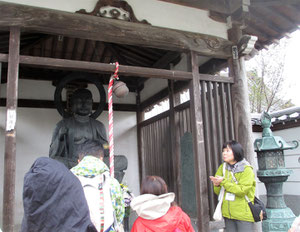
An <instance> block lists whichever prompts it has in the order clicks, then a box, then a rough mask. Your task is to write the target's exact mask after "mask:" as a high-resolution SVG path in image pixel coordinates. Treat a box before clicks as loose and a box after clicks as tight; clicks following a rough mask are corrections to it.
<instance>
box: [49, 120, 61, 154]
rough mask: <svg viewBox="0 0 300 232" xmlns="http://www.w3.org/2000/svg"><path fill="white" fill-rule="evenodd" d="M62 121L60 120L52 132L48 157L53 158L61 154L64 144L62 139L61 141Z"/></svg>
mask: <svg viewBox="0 0 300 232" xmlns="http://www.w3.org/2000/svg"><path fill="white" fill-rule="evenodd" d="M63 127H64V126H63V123H62V121H60V122H59V123H58V124H57V125H56V127H55V129H54V131H53V134H52V140H51V145H50V150H49V157H50V158H54V157H57V156H62V152H63V148H64V144H63V141H61V138H60V137H61V135H60V134H61V133H60V131H61V129H62V128H63Z"/></svg>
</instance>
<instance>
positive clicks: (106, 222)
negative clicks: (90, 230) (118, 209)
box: [77, 172, 115, 231]
mask: <svg viewBox="0 0 300 232" xmlns="http://www.w3.org/2000/svg"><path fill="white" fill-rule="evenodd" d="M77 177H78V178H79V180H80V182H81V185H82V187H83V190H84V194H85V197H86V201H87V203H88V206H89V210H90V217H91V221H92V222H93V224H94V225H95V227H96V229H97V231H106V230H107V229H109V228H110V227H111V226H112V225H113V224H114V221H115V216H114V214H115V212H114V207H113V205H112V200H111V192H110V184H111V177H110V176H109V174H108V172H107V173H103V174H100V175H97V176H94V177H84V176H77Z"/></svg>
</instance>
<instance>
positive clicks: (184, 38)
mask: <svg viewBox="0 0 300 232" xmlns="http://www.w3.org/2000/svg"><path fill="white" fill-rule="evenodd" d="M207 1H208V0H207ZM209 1H211V0H209ZM215 1H218V2H220V1H219V0H215ZM200 2H201V1H200ZM216 5H218V6H219V5H221V3H218V4H216ZM0 15H1V21H0V27H2V28H4V29H5V28H7V27H9V26H19V27H21V28H22V29H23V30H28V31H37V32H42V33H47V34H55V35H63V36H70V37H75V38H82V39H90V40H99V41H104V42H111V43H119V44H128V45H135V46H143V47H152V48H158V49H165V50H171V51H182V52H185V51H188V50H192V51H195V52H197V53H199V54H201V55H205V56H213V57H220V58H228V57H230V56H231V53H230V48H231V45H232V43H231V42H229V41H228V40H226V39H223V38H219V37H215V36H210V35H204V34H200V33H193V32H185V31H179V30H173V29H167V28H159V27H154V26H150V25H146V24H141V23H132V22H127V21H122V20H115V19H108V18H103V17H95V16H89V15H84V14H75V13H68V12H63V11H58V10H50V9H44V8H38V7H32V6H25V5H20V4H14V3H6V2H0ZM120 32H121V33H120Z"/></svg>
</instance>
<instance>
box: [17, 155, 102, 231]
mask: <svg viewBox="0 0 300 232" xmlns="http://www.w3.org/2000/svg"><path fill="white" fill-rule="evenodd" d="M23 205H24V217H23V221H22V227H21V232H54V231H55V232H97V230H96V228H95V227H94V225H93V223H92V222H91V219H90V215H89V209H88V205H87V202H86V199H85V196H84V192H83V189H82V186H81V184H80V182H79V180H78V178H77V177H76V176H75V175H73V174H72V173H71V172H70V171H69V170H68V169H67V168H66V167H65V165H64V164H62V163H61V162H59V161H56V160H53V159H50V158H47V157H41V158H38V159H37V160H36V161H35V162H34V163H33V165H32V167H31V168H30V170H29V171H28V172H27V173H26V175H25V177H24V187H23Z"/></svg>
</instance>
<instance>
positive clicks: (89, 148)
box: [77, 140, 104, 158]
mask: <svg viewBox="0 0 300 232" xmlns="http://www.w3.org/2000/svg"><path fill="white" fill-rule="evenodd" d="M77 151H78V156H79V158H82V157H84V156H88V155H91V156H95V157H97V158H100V157H103V156H104V148H103V145H102V143H101V142H100V141H98V140H86V141H85V142H84V143H82V144H80V145H78V147H77Z"/></svg>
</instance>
